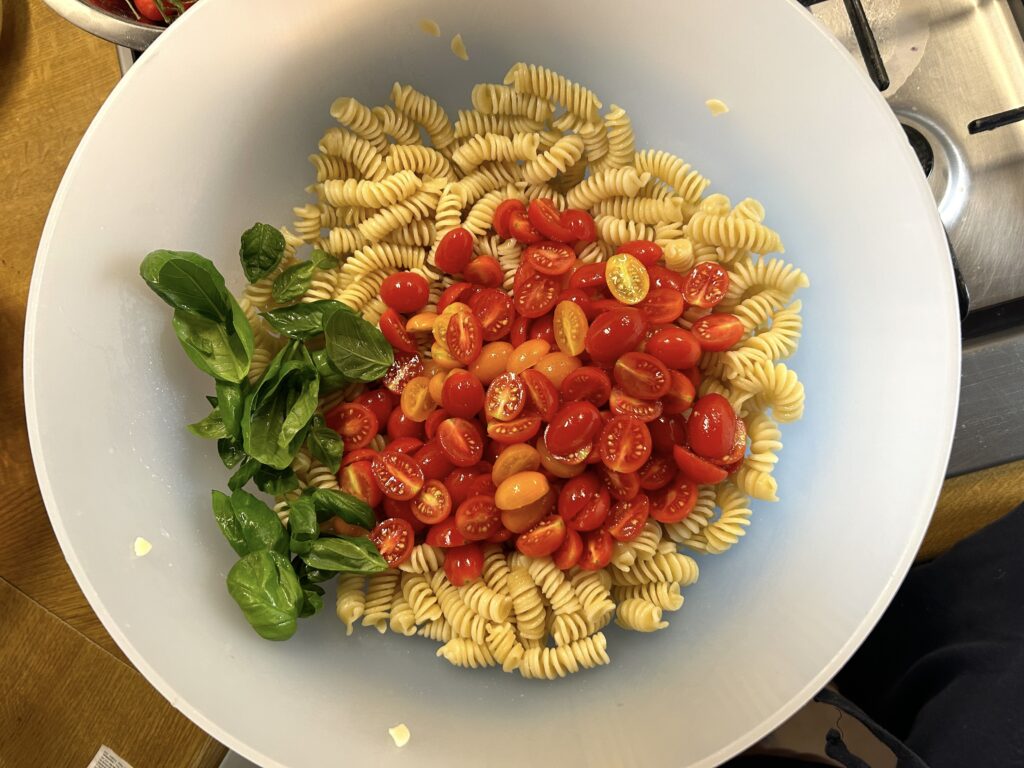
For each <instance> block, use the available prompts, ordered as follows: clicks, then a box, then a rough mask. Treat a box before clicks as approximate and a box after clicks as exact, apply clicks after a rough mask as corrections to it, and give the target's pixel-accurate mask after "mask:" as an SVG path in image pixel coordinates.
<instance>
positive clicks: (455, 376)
mask: <svg viewBox="0 0 1024 768" xmlns="http://www.w3.org/2000/svg"><path fill="white" fill-rule="evenodd" d="M441 405H442V406H443V407H444V409H445V410H446V411H448V413H450V414H451V415H452V416H458V417H460V418H463V419H471V418H473V417H474V416H476V415H477V414H478V413H480V410H481V409H482V408H483V407H484V385H483V384H481V383H480V379H478V378H477V377H476V376H474V375H473V374H471V373H469V372H468V371H453V372H452V374H451V375H450V376H448V377H447V378H446V379H445V380H444V386H443V387H442V388H441Z"/></svg>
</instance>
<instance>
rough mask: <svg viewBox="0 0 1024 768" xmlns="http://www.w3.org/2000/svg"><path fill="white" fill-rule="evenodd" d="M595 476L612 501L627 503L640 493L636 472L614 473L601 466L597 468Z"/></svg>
mask: <svg viewBox="0 0 1024 768" xmlns="http://www.w3.org/2000/svg"><path fill="white" fill-rule="evenodd" d="M597 474H598V476H599V477H600V478H601V482H602V483H604V487H605V488H607V489H608V493H610V494H611V495H612V498H613V499H618V500H619V501H629V499H632V498H633V497H634V496H636V495H637V494H638V493H640V479H639V478H638V477H637V474H636V472H616V471H615V470H612V469H608V467H606V466H604V465H603V464H602V465H600V466H599V467H598V468H597Z"/></svg>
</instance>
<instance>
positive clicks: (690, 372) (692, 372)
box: [682, 367, 704, 389]
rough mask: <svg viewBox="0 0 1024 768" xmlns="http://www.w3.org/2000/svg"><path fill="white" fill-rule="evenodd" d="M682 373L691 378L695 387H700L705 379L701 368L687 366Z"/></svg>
mask: <svg viewBox="0 0 1024 768" xmlns="http://www.w3.org/2000/svg"><path fill="white" fill-rule="evenodd" d="M682 374H683V376H685V377H686V378H688V379H689V380H690V383H691V384H693V388H694V389H696V388H697V387H699V386H700V383H701V381H703V380H704V374H703V373H702V372H701V370H700V368H697V367H693V368H687V369H686V370H684V371H683V372H682Z"/></svg>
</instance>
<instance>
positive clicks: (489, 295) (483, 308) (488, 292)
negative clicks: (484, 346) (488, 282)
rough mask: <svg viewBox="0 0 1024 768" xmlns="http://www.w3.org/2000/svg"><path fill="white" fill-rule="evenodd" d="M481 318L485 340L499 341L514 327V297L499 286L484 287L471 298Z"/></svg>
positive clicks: (470, 301)
mask: <svg viewBox="0 0 1024 768" xmlns="http://www.w3.org/2000/svg"><path fill="white" fill-rule="evenodd" d="M469 307H470V309H472V310H473V313H474V314H475V315H476V316H477V319H479V320H480V327H481V328H482V329H483V337H484V341H497V340H498V339H501V338H504V337H505V336H508V333H509V331H510V330H511V329H512V299H511V298H510V297H509V295H508V294H507V293H505V292H504V291H502V290H500V289H498V288H484V289H483V290H482V291H480V293H478V294H476V295H475V296H473V297H472V298H471V299H470V300H469Z"/></svg>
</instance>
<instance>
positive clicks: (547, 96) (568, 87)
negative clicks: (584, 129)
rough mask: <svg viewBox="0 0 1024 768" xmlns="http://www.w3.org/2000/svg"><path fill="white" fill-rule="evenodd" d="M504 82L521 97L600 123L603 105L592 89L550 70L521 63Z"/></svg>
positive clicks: (506, 76) (510, 71) (514, 66)
mask: <svg viewBox="0 0 1024 768" xmlns="http://www.w3.org/2000/svg"><path fill="white" fill-rule="evenodd" d="M504 82H505V84H506V85H511V86H512V87H513V88H515V89H516V90H517V91H518V92H519V93H526V94H529V95H531V96H537V97H538V98H541V99H543V100H545V101H554V102H556V103H557V104H560V105H562V106H563V107H565V108H566V109H567V110H568V111H569V112H572V113H573V114H575V115H577V116H579V117H582V118H583V119H584V120H587V121H589V122H592V123H599V122H601V114H600V112H599V110H600V109H601V107H602V106H603V105H602V104H601V101H600V100H599V99H598V98H597V96H595V95H594V94H593V93H592V92H591V91H590V90H589V89H587V88H584V87H583V86H582V85H579V84H578V83H574V82H572V81H571V80H569V79H568V78H566V77H563V76H562V75H560V74H558V73H557V72H554V71H552V70H550V69H548V68H547V67H539V66H537V65H536V64H524V63H522V62H520V63H518V64H515V65H513V66H512V68H511V69H510V70H509V71H508V73H507V74H506V75H505V81H504ZM474 106H476V105H475V104H474ZM538 119H543V118H538Z"/></svg>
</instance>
